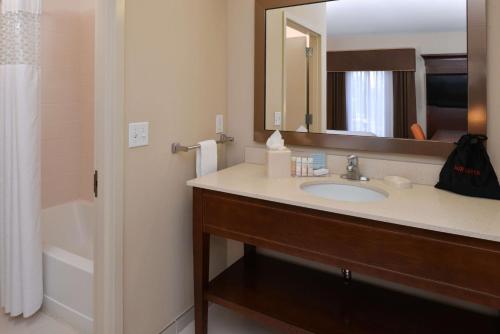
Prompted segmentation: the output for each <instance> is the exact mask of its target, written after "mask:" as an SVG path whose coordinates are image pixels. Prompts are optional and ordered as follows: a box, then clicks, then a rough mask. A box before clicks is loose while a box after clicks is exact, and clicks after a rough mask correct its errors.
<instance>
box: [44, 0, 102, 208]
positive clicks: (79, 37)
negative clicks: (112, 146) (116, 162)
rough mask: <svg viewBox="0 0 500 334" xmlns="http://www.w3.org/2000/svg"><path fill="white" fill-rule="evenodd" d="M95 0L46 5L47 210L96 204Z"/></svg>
mask: <svg viewBox="0 0 500 334" xmlns="http://www.w3.org/2000/svg"><path fill="white" fill-rule="evenodd" d="M93 124H94V0H82V1H78V2H68V1H63V0H45V1H43V15H42V191H43V207H44V208H47V207H52V206H55V205H59V204H63V203H67V202H71V201H74V200H78V199H84V200H91V199H92V177H93V170H94V162H93V161H94V152H93V147H94V130H93Z"/></svg>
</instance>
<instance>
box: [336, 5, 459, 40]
mask: <svg viewBox="0 0 500 334" xmlns="http://www.w3.org/2000/svg"><path fill="white" fill-rule="evenodd" d="M327 13H328V15H327V16H328V36H334V35H358V34H359V35H360V34H394V33H428V32H450V31H466V30H467V0H338V1H330V2H328V3H327Z"/></svg>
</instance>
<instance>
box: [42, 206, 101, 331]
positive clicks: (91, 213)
mask: <svg viewBox="0 0 500 334" xmlns="http://www.w3.org/2000/svg"><path fill="white" fill-rule="evenodd" d="M94 224H95V210H94V205H93V204H92V203H90V202H85V201H76V202H72V203H68V204H64V205H60V206H56V207H52V208H48V209H45V210H43V212H42V235H43V242H44V252H43V253H44V254H43V264H44V269H43V270H44V295H45V296H44V311H45V312H47V313H48V314H50V315H52V316H55V317H57V318H59V319H62V320H64V321H66V322H67V323H69V324H70V325H72V326H73V327H74V328H76V329H78V330H79V331H80V332H81V333H89V334H90V333H92V325H93V319H92V316H93V311H92V310H93V305H92V304H93V302H92V299H93V298H92V295H93V271H94V263H93V233H94Z"/></svg>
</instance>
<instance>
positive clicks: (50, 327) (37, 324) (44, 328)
mask: <svg viewBox="0 0 500 334" xmlns="http://www.w3.org/2000/svg"><path fill="white" fill-rule="evenodd" d="M0 333H1V334H78V332H77V331H76V330H74V329H73V328H71V327H69V326H68V325H66V324H64V323H61V322H59V321H58V320H56V319H54V318H51V317H49V316H48V315H46V314H45V313H42V312H39V313H37V314H36V315H34V316H33V317H31V318H29V319H23V318H22V317H17V318H14V319H11V318H9V317H8V316H6V315H5V314H3V312H2V311H1V310H0Z"/></svg>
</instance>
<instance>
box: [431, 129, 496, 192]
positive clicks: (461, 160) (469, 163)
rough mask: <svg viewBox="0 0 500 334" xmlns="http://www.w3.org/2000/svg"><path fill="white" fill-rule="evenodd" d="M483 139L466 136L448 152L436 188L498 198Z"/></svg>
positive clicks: (484, 137) (493, 173) (494, 177)
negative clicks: (448, 155) (449, 153)
mask: <svg viewBox="0 0 500 334" xmlns="http://www.w3.org/2000/svg"><path fill="white" fill-rule="evenodd" d="M486 140H488V138H487V137H486V136H480V135H479V136H478V135H465V136H463V137H462V138H460V140H459V141H458V143H456V146H457V147H456V148H455V150H453V152H452V153H451V155H450V157H449V158H448V161H446V164H445V165H444V167H443V170H442V171H441V174H440V175H439V183H438V184H436V188H438V189H443V190H448V191H451V192H454V193H457V194H460V195H466V196H472V197H483V198H490V199H500V185H499V183H498V178H497V175H496V174H495V170H494V169H493V166H492V164H491V161H490V158H489V156H488V153H487V152H486V148H485V147H484V144H483V143H484V142H485V141H486Z"/></svg>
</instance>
